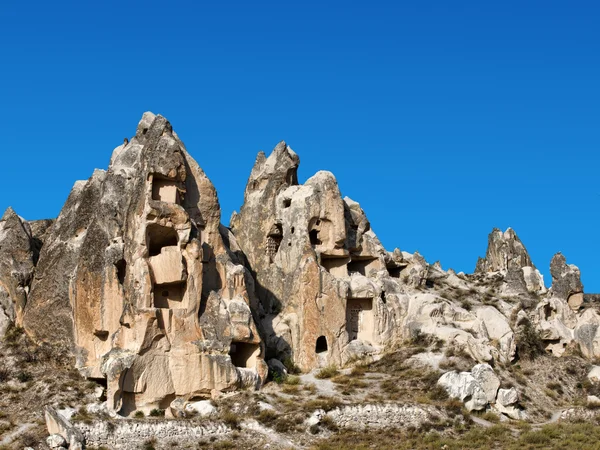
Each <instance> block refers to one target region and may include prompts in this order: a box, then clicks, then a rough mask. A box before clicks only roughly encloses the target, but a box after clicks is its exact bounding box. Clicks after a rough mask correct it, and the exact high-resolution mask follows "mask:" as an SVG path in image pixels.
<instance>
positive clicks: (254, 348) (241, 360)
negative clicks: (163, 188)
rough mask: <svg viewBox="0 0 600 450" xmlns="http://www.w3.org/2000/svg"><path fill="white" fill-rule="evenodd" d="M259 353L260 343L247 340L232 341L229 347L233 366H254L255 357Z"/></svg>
mask: <svg viewBox="0 0 600 450" xmlns="http://www.w3.org/2000/svg"><path fill="white" fill-rule="evenodd" d="M259 354H260V345H258V344H251V343H248V342H232V343H231V346H230V347H229V356H230V357H231V362H232V363H233V365H234V366H235V367H242V368H249V369H252V368H254V367H256V358H257V357H258V356H259Z"/></svg>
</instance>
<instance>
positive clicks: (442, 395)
mask: <svg viewBox="0 0 600 450" xmlns="http://www.w3.org/2000/svg"><path fill="white" fill-rule="evenodd" d="M427 397H429V398H430V399H431V400H435V401H441V400H446V399H447V398H448V392H446V389H444V388H443V387H442V386H440V385H439V384H437V385H435V386H434V387H433V388H431V389H430V390H429V392H428V394H427Z"/></svg>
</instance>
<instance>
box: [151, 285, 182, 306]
mask: <svg viewBox="0 0 600 450" xmlns="http://www.w3.org/2000/svg"><path fill="white" fill-rule="evenodd" d="M184 295H185V282H181V283H172V284H155V285H154V307H155V308H161V309H181V308H182V301H183V296H184Z"/></svg>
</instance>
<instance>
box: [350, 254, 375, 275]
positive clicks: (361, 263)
mask: <svg viewBox="0 0 600 450" xmlns="http://www.w3.org/2000/svg"><path fill="white" fill-rule="evenodd" d="M376 261H377V259H376V258H361V259H352V261H350V262H349V263H348V272H349V273H350V274H352V273H357V274H360V275H364V276H369V272H370V271H371V270H373V269H375V267H374V266H375V265H376V264H374V263H376Z"/></svg>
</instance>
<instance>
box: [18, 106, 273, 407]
mask: <svg viewBox="0 0 600 450" xmlns="http://www.w3.org/2000/svg"><path fill="white" fill-rule="evenodd" d="M221 231H222V230H221V226H220V207H219V203H218V200H217V195H216V192H215V189H214V186H213V185H212V183H211V182H210V180H209V179H208V178H207V177H206V175H205V174H204V172H203V171H202V170H201V169H200V167H199V166H198V164H197V163H196V162H195V161H194V160H193V159H192V158H191V157H190V156H189V154H188V153H187V152H186V150H185V147H184V146H183V144H182V142H181V141H180V140H179V138H178V137H177V135H176V134H175V133H174V132H173V130H172V128H171V125H170V124H169V122H168V121H167V120H166V119H165V118H163V117H161V116H155V115H153V114H151V113H146V114H144V117H143V118H142V120H141V122H140V124H139V125H138V129H137V133H136V135H135V137H134V138H133V139H131V142H129V143H127V144H126V145H122V146H119V147H117V148H116V149H115V150H114V152H113V155H112V158H111V162H110V166H109V168H108V171H106V172H105V171H100V170H97V171H96V172H94V174H93V176H92V177H91V178H90V179H89V180H88V181H87V182H82V181H81V182H77V183H76V184H75V186H74V187H73V190H72V192H71V194H70V196H69V198H68V200H67V202H66V204H65V206H64V208H63V210H62V211H61V213H60V216H59V217H58V219H57V221H56V223H55V224H54V225H53V227H52V229H51V230H50V231H49V233H48V235H47V237H46V243H45V245H44V246H43V248H42V251H41V254H40V259H39V265H38V269H37V271H36V276H35V280H34V283H33V286H32V290H31V295H30V297H29V299H28V302H27V305H26V307H25V314H24V317H23V324H24V326H25V328H26V331H27V332H28V333H29V334H30V335H31V336H33V337H34V338H36V339H38V340H44V341H50V342H54V343H62V344H64V345H67V346H68V347H70V348H72V349H74V351H75V353H76V356H77V367H78V368H79V369H80V370H81V371H82V372H83V373H84V374H85V375H86V376H87V377H89V378H93V379H106V380H107V385H108V388H107V398H108V406H109V408H111V409H114V410H116V411H120V413H121V414H129V413H131V412H132V411H134V410H136V409H141V410H149V409H152V408H155V407H158V408H163V409H164V408H166V407H167V406H169V404H171V402H172V401H173V400H174V399H177V398H186V399H191V398H194V397H203V396H208V395H210V392H211V391H212V390H217V391H224V390H231V389H235V388H238V387H244V386H248V385H250V386H251V387H258V386H260V385H261V384H262V381H263V380H264V378H265V377H266V370H267V369H266V364H265V363H264V361H263V353H264V349H263V345H262V342H261V339H260V336H259V334H258V330H257V328H256V325H255V322H254V320H253V317H252V312H251V309H250V303H251V299H252V298H253V297H254V293H253V292H252V289H253V283H252V280H251V277H250V274H249V273H248V272H247V270H246V269H245V268H244V267H243V266H242V265H240V264H238V260H237V258H236V257H235V255H234V254H233V253H232V252H231V251H230V249H229V248H228V247H227V246H226V244H225V241H224V239H223V237H222V235H221ZM228 240H229V241H231V237H228Z"/></svg>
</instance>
